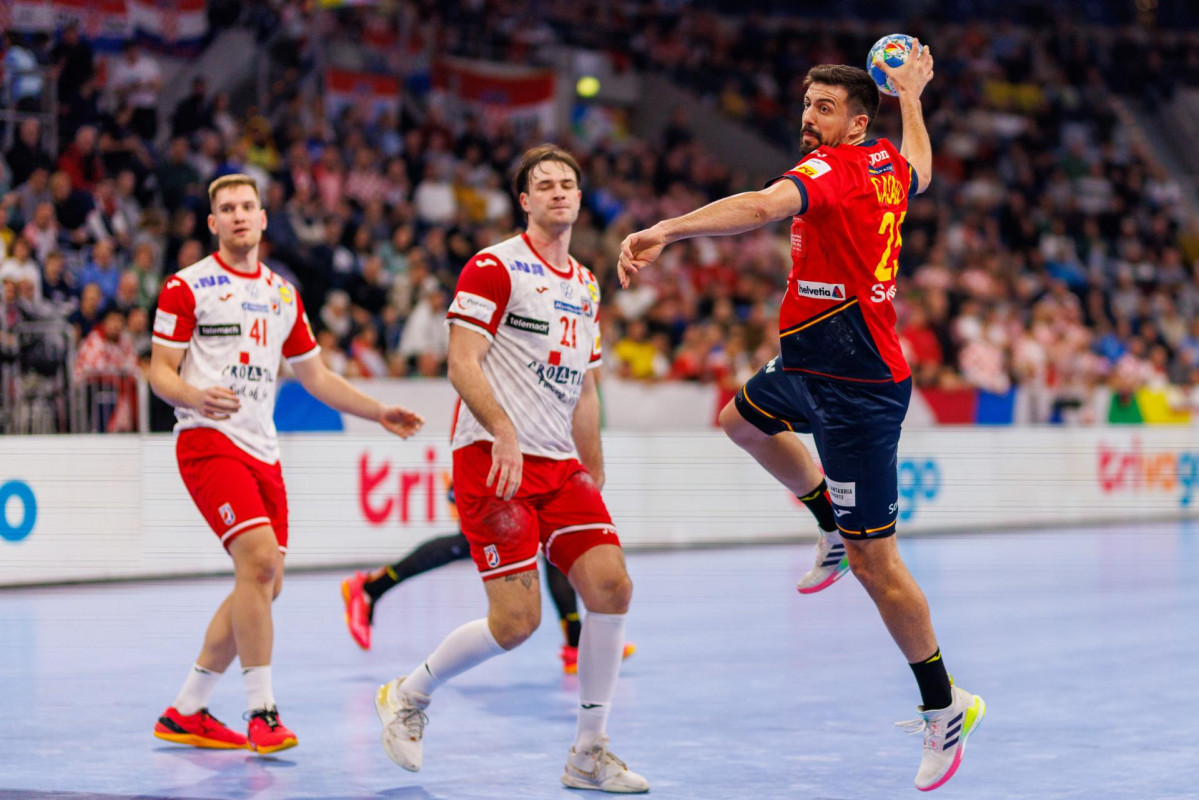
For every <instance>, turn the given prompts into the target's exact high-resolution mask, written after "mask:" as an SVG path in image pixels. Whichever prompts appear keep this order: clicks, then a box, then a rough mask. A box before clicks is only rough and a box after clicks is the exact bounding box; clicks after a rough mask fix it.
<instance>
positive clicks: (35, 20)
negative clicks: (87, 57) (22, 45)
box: [0, 0, 208, 56]
mask: <svg viewBox="0 0 1199 800" xmlns="http://www.w3.org/2000/svg"><path fill="white" fill-rule="evenodd" d="M0 6H3V7H4V9H5V10H4V13H5V14H6V15H7V16H6V18H4V19H3V23H4V25H3V26H4V27H5V28H8V27H11V28H12V29H14V30H18V31H21V32H23V33H54V32H55V31H59V30H62V29H63V28H64V27H66V26H67V25H69V24H71V23H75V24H77V25H79V29H80V32H81V33H82V34H83V37H84V38H85V39H87V40H88V41H89V42H91V44H92V47H94V48H95V49H96V51H97V52H98V53H112V52H117V51H119V50H120V49H121V46H122V45H123V44H124V43H125V42H126V41H128V40H129V39H131V38H134V37H137V38H138V39H139V40H141V41H143V42H145V43H146V44H148V45H150V46H151V47H153V48H154V49H155V50H158V51H159V52H162V53H163V54H164V55H169V56H188V55H192V54H194V53H196V52H197V51H199V49H200V48H201V47H202V46H203V44H204V41H205V39H206V37H207V36H208V14H207V11H206V8H205V0H0Z"/></svg>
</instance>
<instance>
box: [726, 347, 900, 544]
mask: <svg viewBox="0 0 1199 800" xmlns="http://www.w3.org/2000/svg"><path fill="white" fill-rule="evenodd" d="M911 397H912V379H911V378H908V379H907V380H904V381H900V382H899V383H856V382H853V381H838V380H829V379H825V378H817V377H813V376H811V375H805V374H804V373H802V372H784V371H783V369H782V365H781V364H780V363H779V359H777V358H776V359H774V360H772V361H771V362H770V363H769V364H767V365H766V366H765V367H763V368H762V369H760V370H758V373H757V374H756V375H754V376H753V377H752V378H750V379H749V381H748V382H747V383H746V384H745V385H744V386H742V387H741V390H740V391H739V392H737V396H736V398H735V399H734V402H735V403H736V404H737V411H739V412H740V413H741V416H742V417H744V418H745V419H746V420H747V421H749V422H750V423H752V424H753V425H754V427H756V428H758V429H759V430H760V431H762V432H763V433H765V434H768V435H770V436H773V435H775V434H776V433H783V432H784V431H794V432H795V433H810V434H812V436H813V438H815V440H816V451H817V452H818V453H819V454H820V461H821V463H822V464H823V465H824V474H825V479H826V480H827V481H828V488H829V496H830V497H831V498H832V500H833V514H834V515H835V516H836V522H837V527H838V528H840V529H841V533H842V534H843V535H845V536H847V537H849V538H852V539H867V538H882V537H884V536H890V535H891V534H893V533H895V520H896V518H897V517H898V515H899V487H898V467H899V463H898V452H899V431H900V429H901V428H902V427H903V419H904V417H905V416H907V412H908V401H909V400H910V399H911Z"/></svg>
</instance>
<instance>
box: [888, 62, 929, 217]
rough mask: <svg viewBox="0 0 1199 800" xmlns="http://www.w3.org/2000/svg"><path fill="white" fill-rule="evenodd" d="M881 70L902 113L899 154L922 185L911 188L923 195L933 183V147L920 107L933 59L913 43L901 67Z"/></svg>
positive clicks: (889, 67)
mask: <svg viewBox="0 0 1199 800" xmlns="http://www.w3.org/2000/svg"><path fill="white" fill-rule="evenodd" d="M878 66H879V68H880V69H882V70H883V71H884V72H886V73H887V76H888V78H889V80H890V83H891V85H892V86H893V87H895V92H896V94H897V95H898V97H899V112H900V114H901V115H902V118H903V144H902V145H901V147H900V148H899V154H900V155H902V156H903V157H904V158H906V159H907V161H908V163H909V164H911V165H912V169H914V170H915V171H916V179H917V181H918V182H919V183H918V184H917V185H916V186H914V187H912V189H913V192H914V193H915V194H920V193H921V192H923V191H924V190H925V189H927V188H928V187H929V184H931V183H932V179H933V146H932V143H931V142H930V141H929V138H928V128H926V127H925V125H924V111H923V109H922V108H921V106H920V94H921V93H922V92H923V91H924V87H925V86H927V85H928V82H929V81H931V80H932V79H933V56H932V52H931V51H930V50H929V49H928V47H922V46H921V45H920V40H919V39H913V40H912V53H911V55H910V56H908V59H907V61H905V62H904V63H903V64H902V65H901V66H898V67H892V66H889V65H888V64H887V63H886V62H881V61H880V62H879V64H878Z"/></svg>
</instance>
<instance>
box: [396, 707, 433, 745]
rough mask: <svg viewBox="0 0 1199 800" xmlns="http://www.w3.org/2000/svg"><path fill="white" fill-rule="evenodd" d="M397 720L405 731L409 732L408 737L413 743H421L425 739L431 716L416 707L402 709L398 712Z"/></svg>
mask: <svg viewBox="0 0 1199 800" xmlns="http://www.w3.org/2000/svg"><path fill="white" fill-rule="evenodd" d="M395 718H396V719H397V720H399V721H400V722H401V723H402V724H403V726H404V729H405V730H407V731H408V736H409V738H411V739H412V740H413V741H417V742H419V741H420V740H421V739H423V738H424V735H425V726H426V725H428V724H429V715H428V714H426V713H425V712H423V711H421V710H420V709H419V708H417V707H415V706H411V707H409V708H406V709H404V708H401V709H400V710H399V711H397V712H396V716H395Z"/></svg>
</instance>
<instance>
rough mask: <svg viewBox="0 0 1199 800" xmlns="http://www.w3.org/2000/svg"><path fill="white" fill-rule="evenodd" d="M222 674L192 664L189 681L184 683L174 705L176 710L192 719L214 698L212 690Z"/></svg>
mask: <svg viewBox="0 0 1199 800" xmlns="http://www.w3.org/2000/svg"><path fill="white" fill-rule="evenodd" d="M222 674H224V673H221V672H213V671H212V670H209V669H204V668H203V667H201V666H200V665H199V664H192V668H191V670H190V671H189V672H188V673H187V680H185V681H184V682H183V688H182V689H180V690H179V694H178V695H177V696H176V697H175V702H174V703H173V704H172V705H174V707H175V710H176V711H178V712H179V713H180V714H182V715H183V716H185V717H190V716H191V715H192V714H195V713H196V712H197V711H199V710H200V709H201V708H204V707H206V706H207V705H208V698H210V697H212V690H213V689H215V688H216V682H217V681H219V680H220V679H221V675H222Z"/></svg>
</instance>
